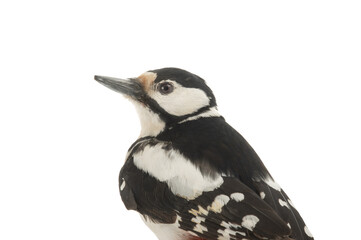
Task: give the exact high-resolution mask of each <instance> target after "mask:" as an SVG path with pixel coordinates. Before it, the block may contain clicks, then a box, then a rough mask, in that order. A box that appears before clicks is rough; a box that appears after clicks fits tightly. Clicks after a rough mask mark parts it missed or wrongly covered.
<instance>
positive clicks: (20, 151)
mask: <svg viewBox="0 0 361 240" xmlns="http://www.w3.org/2000/svg"><path fill="white" fill-rule="evenodd" d="M360 12H361V8H360V5H359V4H357V3H356V1H354V2H353V1H323V2H322V1H298V2H296V1H247V2H246V1H242V2H240V1H217V2H216V1H178V2H175V1H174V2H173V1H134V0H133V1H107V0H105V1H104V0H103V1H64V0H63V1H39V0H32V1H1V3H0V26H1V29H0V31H1V36H0V43H1V44H0V81H1V82H0V111H1V112H0V114H1V118H0V123H1V124H0V160H1V162H0V194H1V197H0V239H4V240H13V239H19V240H20V239H37V240H45V239H46V240H47V239H54V240H58V239H59V240H60V239H61V240H63V239H70V240H73V239H74V240H75V239H76V240H78V239H118V240H119V239H156V238H155V236H153V234H152V233H151V232H150V230H148V229H147V228H146V227H145V225H144V224H143V223H142V222H141V220H140V218H139V216H138V215H137V214H136V213H135V212H130V211H126V209H125V207H124V206H123V203H122V202H121V199H120V196H119V193H118V182H117V181H118V179H117V178H118V172H119V170H120V168H121V166H122V164H123V161H124V157H125V153H126V151H127V148H128V147H129V146H130V144H131V143H132V142H133V141H134V140H135V139H136V138H137V136H138V134H139V131H140V129H139V124H138V120H137V116H136V113H135V111H134V110H133V108H132V106H131V104H130V103H129V102H127V101H126V100H125V99H124V98H122V97H121V96H120V95H119V94H117V93H115V92H112V91H110V90H109V89H106V88H104V87H103V86H101V85H99V84H98V83H97V82H95V81H94V80H93V75H95V74H99V75H108V76H114V77H125V78H126V77H135V76H138V75H140V74H141V73H142V72H144V71H146V70H150V69H155V68H162V67H168V66H174V67H180V68H184V69H187V70H189V71H191V72H193V73H196V74H198V75H200V76H201V77H203V78H204V79H206V80H207V82H208V83H209V85H210V87H211V88H212V89H213V90H214V93H215V95H216V97H217V100H218V105H219V110H220V112H221V113H222V114H223V115H224V116H225V118H226V120H227V121H228V122H229V123H230V124H231V125H232V126H233V127H235V128H236V129H238V130H239V131H240V132H241V133H242V134H243V135H244V137H245V138H246V139H247V140H248V141H249V142H250V143H251V145H252V146H253V147H254V148H255V150H256V151H257V152H258V154H259V155H260V156H261V158H262V159H263V161H264V162H265V164H266V166H267V167H268V168H269V170H270V172H271V173H272V175H273V176H274V178H275V179H276V181H277V182H278V183H279V184H280V185H281V186H282V187H283V188H284V189H285V191H286V192H287V193H288V195H289V196H290V197H291V199H292V200H293V202H294V203H295V205H296V206H297V208H298V209H299V211H300V213H301V214H302V216H303V218H304V220H305V221H306V223H307V225H308V226H309V229H310V230H311V232H312V233H313V235H314V236H315V237H316V239H355V238H357V237H358V236H359V234H358V230H359V224H360V220H359V216H360V214H361V211H360V180H359V179H360V177H359V175H360V167H359V165H358V163H359V162H360V160H361V153H360V152H361V151H360V143H361V139H360V138H361V137H360V136H361V127H360V123H361V114H360V109H361V107H360V105H361V94H360V90H361V87H360V81H361V73H360V67H361V57H360V56H361V47H360V46H361V44H360V43H361V34H360V31H361V14H360Z"/></svg>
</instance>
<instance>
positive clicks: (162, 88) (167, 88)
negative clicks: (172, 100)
mask: <svg viewBox="0 0 361 240" xmlns="http://www.w3.org/2000/svg"><path fill="white" fill-rule="evenodd" d="M173 90H174V87H173V85H172V84H171V83H169V82H164V83H161V84H159V85H158V91H159V92H160V93H161V94H169V93H171V92H173Z"/></svg>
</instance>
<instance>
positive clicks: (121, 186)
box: [120, 178, 125, 191]
mask: <svg viewBox="0 0 361 240" xmlns="http://www.w3.org/2000/svg"><path fill="white" fill-rule="evenodd" d="M122 181H123V182H122V184H121V185H120V191H123V190H124V188H125V180H124V178H122Z"/></svg>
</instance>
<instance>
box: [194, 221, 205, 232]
mask: <svg viewBox="0 0 361 240" xmlns="http://www.w3.org/2000/svg"><path fill="white" fill-rule="evenodd" d="M193 231H196V232H199V233H203V231H204V232H206V231H207V227H205V226H203V225H201V224H199V223H197V224H196V226H195V227H194V228H193Z"/></svg>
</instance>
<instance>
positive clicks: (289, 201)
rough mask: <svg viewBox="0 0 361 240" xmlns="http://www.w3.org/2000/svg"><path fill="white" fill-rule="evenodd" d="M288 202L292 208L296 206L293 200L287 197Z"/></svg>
mask: <svg viewBox="0 0 361 240" xmlns="http://www.w3.org/2000/svg"><path fill="white" fill-rule="evenodd" d="M288 203H289V204H290V205H291V206H292V207H293V208H296V207H295V205H293V202H292V201H291V200H290V199H288Z"/></svg>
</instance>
